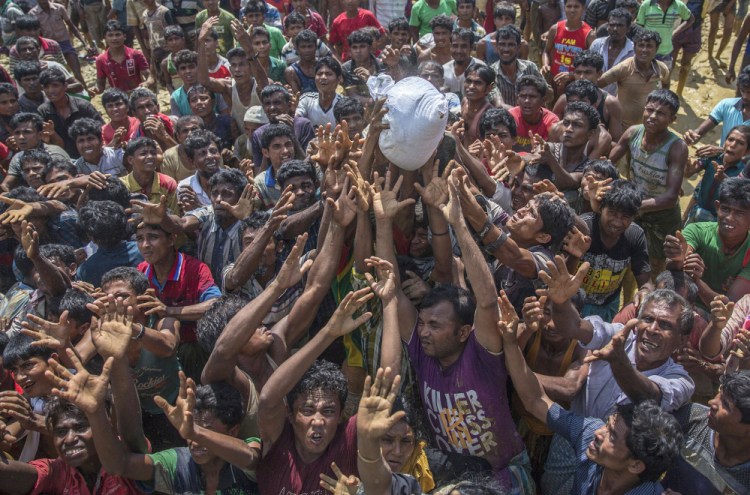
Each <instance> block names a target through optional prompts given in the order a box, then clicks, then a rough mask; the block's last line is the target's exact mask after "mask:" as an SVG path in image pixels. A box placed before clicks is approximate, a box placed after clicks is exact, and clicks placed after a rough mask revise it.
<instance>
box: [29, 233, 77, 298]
mask: <svg viewBox="0 0 750 495" xmlns="http://www.w3.org/2000/svg"><path fill="white" fill-rule="evenodd" d="M21 245H22V246H23V249H24V251H25V252H26V256H27V257H28V258H29V260H31V262H32V263H33V264H34V268H35V269H36V272H37V275H38V276H39V280H40V282H42V283H43V284H44V285H45V287H47V289H48V290H49V291H50V293H51V295H53V296H62V295H63V294H65V291H66V290H68V288H69V287H70V280H68V278H67V277H66V276H65V275H64V274H63V272H62V271H61V270H60V269H58V268H57V266H55V265H54V264H52V262H51V261H50V260H49V259H47V258H46V257H45V256H43V255H42V254H41V253H40V252H39V234H38V233H37V231H36V229H35V228H34V226H33V225H32V224H31V223H30V222H28V221H26V220H23V221H22V222H21Z"/></svg>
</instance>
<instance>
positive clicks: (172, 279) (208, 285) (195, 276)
mask: <svg viewBox="0 0 750 495" xmlns="http://www.w3.org/2000/svg"><path fill="white" fill-rule="evenodd" d="M138 271H139V272H141V273H143V274H144V275H146V278H148V282H149V285H150V286H151V288H152V289H154V290H155V291H156V297H158V298H159V299H161V301H162V302H163V303H164V304H166V305H167V306H169V307H179V306H192V305H193V304H198V303H202V302H205V301H208V300H210V299H216V298H217V297H221V291H220V290H219V288H218V287H217V286H216V284H215V283H214V278H213V277H212V276H211V270H209V268H208V266H206V264H205V263H203V262H201V261H200V260H199V259H197V258H193V257H192V256H188V255H187V254H182V253H177V256H176V257H175V260H174V264H173V265H172V269H171V270H170V271H169V275H168V276H167V280H166V281H165V282H164V285H162V284H160V283H159V280H158V279H157V278H156V271H155V270H154V267H153V265H152V264H151V263H149V262H148V261H144V262H143V263H141V264H139V265H138ZM196 340H197V339H196V335H195V322H192V321H183V322H181V325H180V343H184V342H195V341H196Z"/></svg>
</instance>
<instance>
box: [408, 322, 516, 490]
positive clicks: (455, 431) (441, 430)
mask: <svg viewBox="0 0 750 495" xmlns="http://www.w3.org/2000/svg"><path fill="white" fill-rule="evenodd" d="M407 347H408V350H409V359H410V360H411V363H412V365H413V366H414V370H415V371H416V373H417V377H418V380H419V388H420V394H421V396H422V402H423V403H424V407H425V411H426V413H427V419H428V422H429V424H430V428H431V430H432V433H433V436H434V439H435V441H436V442H437V445H438V447H439V448H440V449H441V450H443V451H449V452H457V453H459V454H464V455H472V456H477V457H481V458H483V459H486V460H487V461H488V462H489V463H490V465H491V466H492V468H493V470H494V471H495V475H496V476H497V478H498V479H499V480H500V481H501V482H502V483H503V485H504V487H505V488H510V487H511V480H510V476H509V473H508V470H507V469H505V468H506V467H507V466H508V463H509V462H510V460H511V459H512V458H513V457H514V456H515V455H517V454H519V453H520V452H521V451H522V450H523V449H524V446H523V441H522V440H521V437H520V435H519V434H518V431H517V430H516V426H515V424H514V423H513V419H512V418H511V415H510V407H509V404H508V395H507V393H506V392H507V391H506V383H507V379H508V372H507V370H506V369H505V355H504V354H503V353H499V354H492V353H491V352H489V351H488V350H487V349H485V348H484V347H482V345H481V344H480V343H479V342H477V339H476V336H475V334H474V331H472V332H471V334H470V335H469V338H468V339H467V341H466V346H465V347H464V350H463V353H462V354H461V357H460V358H459V359H458V361H456V362H455V363H453V364H452V365H451V366H449V367H448V368H445V369H442V368H441V366H440V363H439V362H438V361H437V360H436V359H435V358H432V357H429V356H427V355H426V354H425V353H424V350H423V349H422V343H421V342H420V340H419V338H418V336H417V335H416V329H415V330H414V331H413V332H412V335H411V339H410V340H409V343H408V345H407Z"/></svg>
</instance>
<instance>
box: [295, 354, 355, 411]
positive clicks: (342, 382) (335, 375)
mask: <svg viewBox="0 0 750 495" xmlns="http://www.w3.org/2000/svg"><path fill="white" fill-rule="evenodd" d="M318 390H320V391H325V392H334V393H335V394H336V395H337V396H338V398H339V405H340V406H341V407H342V408H343V407H344V403H345V402H346V395H347V386H346V378H345V377H344V373H342V372H341V368H340V367H339V366H337V365H335V364H333V363H331V362H330V361H323V360H318V361H315V362H314V363H313V364H312V366H310V368H309V369H308V370H307V371H306V372H305V374H304V375H303V376H302V378H301V379H300V381H298V382H297V384H296V385H295V386H294V388H292V390H290V391H289V393H288V394H287V395H286V403H287V406H288V407H289V408H290V409H292V408H293V407H294V402H295V401H296V400H297V397H299V396H303V395H307V394H309V393H311V392H315V391H318Z"/></svg>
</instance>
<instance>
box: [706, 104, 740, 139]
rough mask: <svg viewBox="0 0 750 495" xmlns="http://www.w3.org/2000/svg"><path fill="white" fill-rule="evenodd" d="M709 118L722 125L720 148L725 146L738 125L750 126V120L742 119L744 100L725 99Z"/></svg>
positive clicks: (712, 111) (717, 105)
mask: <svg viewBox="0 0 750 495" xmlns="http://www.w3.org/2000/svg"><path fill="white" fill-rule="evenodd" d="M708 118H710V119H711V120H713V121H714V122H716V123H717V124H722V126H721V141H720V142H719V145H720V146H724V141H726V140H727V136H728V135H729V133H730V131H731V130H732V129H734V128H735V127H737V126H738V125H750V119H748V120H745V119H744V118H743V117H742V98H724V99H723V100H721V101H720V102H719V103H717V104H716V106H715V107H714V109H713V110H711V113H710V114H709V116H708Z"/></svg>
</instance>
